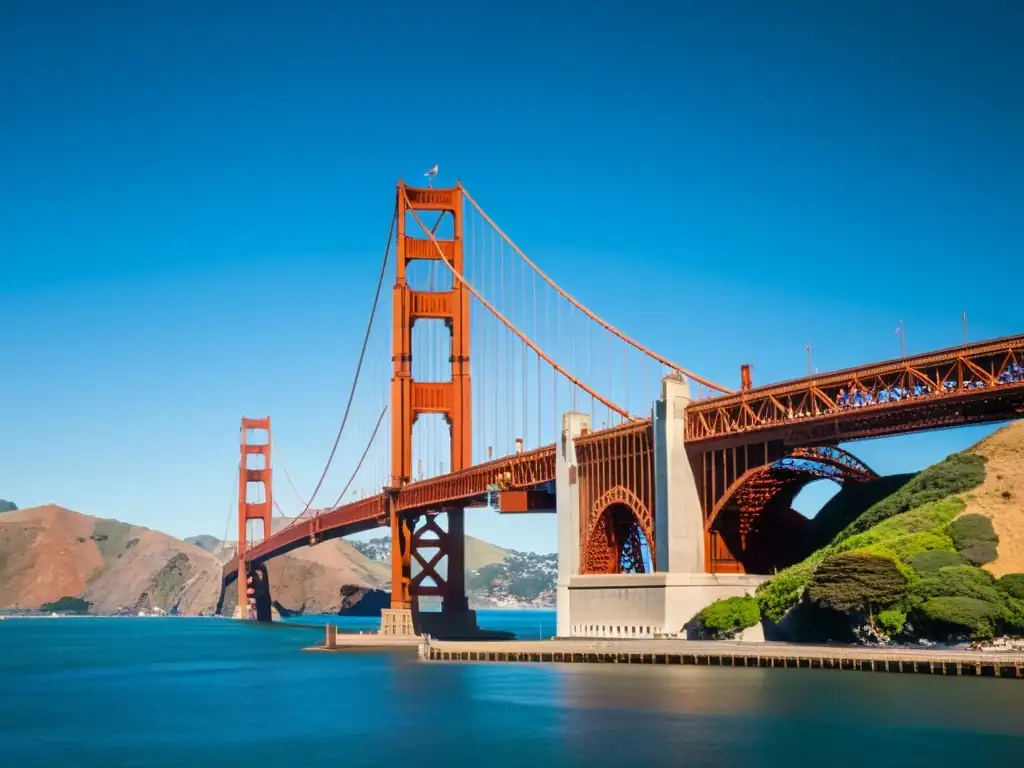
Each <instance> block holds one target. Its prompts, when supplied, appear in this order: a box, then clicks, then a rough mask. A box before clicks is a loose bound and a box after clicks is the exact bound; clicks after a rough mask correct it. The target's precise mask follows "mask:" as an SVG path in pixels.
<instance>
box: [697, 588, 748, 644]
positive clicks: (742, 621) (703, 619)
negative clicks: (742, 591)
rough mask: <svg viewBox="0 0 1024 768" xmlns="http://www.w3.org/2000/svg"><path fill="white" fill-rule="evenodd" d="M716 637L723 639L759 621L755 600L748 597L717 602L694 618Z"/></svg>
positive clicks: (730, 598)
mask: <svg viewBox="0 0 1024 768" xmlns="http://www.w3.org/2000/svg"><path fill="white" fill-rule="evenodd" d="M694 618H695V619H696V620H697V621H699V622H700V623H701V624H703V625H704V629H706V630H707V631H708V632H710V633H711V634H713V635H715V636H716V637H724V636H727V635H731V634H733V633H734V632H738V631H741V630H744V629H746V628H747V627H752V626H754V625H755V624H757V623H758V622H759V621H761V612H760V610H758V606H757V600H755V599H754V598H753V597H751V596H750V595H744V596H743V597H729V598H726V599H724V600H717V601H715V602H714V603H712V604H711V605H709V606H708V607H707V608H705V609H704V610H702V611H701V612H700V613H698V614H697V615H696V616H695V617H694Z"/></svg>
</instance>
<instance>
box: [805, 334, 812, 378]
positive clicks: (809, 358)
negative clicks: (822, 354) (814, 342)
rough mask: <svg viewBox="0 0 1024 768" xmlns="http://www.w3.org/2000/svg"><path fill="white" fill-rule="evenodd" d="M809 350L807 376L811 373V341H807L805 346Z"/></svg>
mask: <svg viewBox="0 0 1024 768" xmlns="http://www.w3.org/2000/svg"><path fill="white" fill-rule="evenodd" d="M804 349H806V350H807V376H808V377H810V375H811V342H809V341H808V342H807V346H806V347H804Z"/></svg>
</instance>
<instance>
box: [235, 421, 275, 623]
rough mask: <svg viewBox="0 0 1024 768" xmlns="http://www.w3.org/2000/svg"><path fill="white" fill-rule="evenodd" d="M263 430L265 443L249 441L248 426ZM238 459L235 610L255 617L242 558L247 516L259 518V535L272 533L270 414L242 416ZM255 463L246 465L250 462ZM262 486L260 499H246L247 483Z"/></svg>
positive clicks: (248, 518) (248, 517) (245, 565)
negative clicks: (257, 416) (253, 460)
mask: <svg viewBox="0 0 1024 768" xmlns="http://www.w3.org/2000/svg"><path fill="white" fill-rule="evenodd" d="M253 429H259V430H265V431H266V433H267V442H266V443H250V442H249V430H253ZM240 445H241V461H240V462H239V464H238V577H237V579H236V581H237V584H238V610H239V612H240V615H241V616H242V618H245V617H246V615H247V614H246V611H247V610H248V617H249V618H251V619H252V618H256V616H255V610H256V609H255V603H250V602H249V597H250V595H249V593H248V587H249V586H250V584H249V578H250V577H251V576H252V573H251V571H250V568H249V567H248V564H247V563H246V562H245V552H246V550H247V549H248V545H249V542H248V536H247V533H248V528H249V525H248V523H249V521H250V520H262V521H263V538H264V539H265V538H267V537H268V536H270V534H271V533H272V531H271V527H270V518H271V515H272V514H273V509H274V484H273V470H272V469H271V466H270V417H267V418H262V419H247V418H245V417H244V416H243V417H242V430H241V441H240ZM250 456H262V457H263V458H262V460H259V459H258V460H256V461H255V462H250V461H249V457H250ZM253 463H254V464H256V465H257V466H255V467H250V464H253ZM250 483H255V484H257V488H259V487H260V486H262V490H263V494H262V495H263V501H255V502H251V501H249V496H248V493H247V491H248V489H249V484H250Z"/></svg>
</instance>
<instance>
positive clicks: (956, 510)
mask: <svg viewBox="0 0 1024 768" xmlns="http://www.w3.org/2000/svg"><path fill="white" fill-rule="evenodd" d="M963 510H964V503H963V501H961V500H960V499H958V498H956V497H955V496H953V497H950V498H948V499H941V500H939V501H934V502H929V503H927V504H922V505H921V506H920V507H917V508H916V509H912V510H910V511H908V512H904V513H903V514H900V515H898V516H896V517H892V518H889V519H888V520H883V521H882V522H880V523H878V524H877V525H875V526H874V527H872V528H871V529H870V530H867V531H864V532H863V533H857V534H854V535H852V536H848V537H846V538H844V539H842V540H840V541H837V542H836V543H835V544H833V545H832V546H831V547H829V550H830V551H832V552H848V551H852V550H854V549H862V548H864V547H867V546H870V545H871V544H874V543H876V542H880V541H884V542H886V544H889V543H890V542H892V541H893V540H895V539H897V538H899V537H902V536H910V535H912V534H917V533H922V534H923V533H928V534H935V535H937V536H939V537H941V538H939V539H935V540H933V542H934V546H931V547H930V549H948V550H949V551H950V552H952V551H953V540H952V539H951V538H950V537H949V536H948V535H947V534H945V533H942V532H940V531H937V530H936V529H939V528H942V527H944V526H945V525H946V524H947V523H949V522H950V521H952V520H953V519H955V518H956V516H957V515H959V514H960V513H961V512H963ZM927 549H928V548H926V549H921V550H920V551H921V552H924V551H927Z"/></svg>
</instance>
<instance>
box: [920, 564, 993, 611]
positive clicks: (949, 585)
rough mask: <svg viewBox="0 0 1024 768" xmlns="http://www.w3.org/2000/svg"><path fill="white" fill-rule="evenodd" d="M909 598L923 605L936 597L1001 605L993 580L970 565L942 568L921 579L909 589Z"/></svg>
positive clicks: (979, 569)
mask: <svg viewBox="0 0 1024 768" xmlns="http://www.w3.org/2000/svg"><path fill="white" fill-rule="evenodd" d="M910 595H911V598H912V599H914V600H915V601H917V602H918V603H924V602H926V601H928V600H931V599H932V598H936V597H970V598H973V599H975V600H984V601H985V602H988V603H992V604H993V605H1003V598H1002V595H1001V594H1000V592H999V590H998V589H996V583H995V579H994V578H993V577H992V574H990V573H989V572H988V571H983V570H982V569H981V568H975V567H974V566H971V565H955V566H950V567H947V568H943V569H941V570H940V571H938V572H937V573H936V574H935V575H934V576H929V577H928V578H926V579H921V580H920V581H918V582H917V583H916V584H914V585H913V586H912V587H911V588H910Z"/></svg>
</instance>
